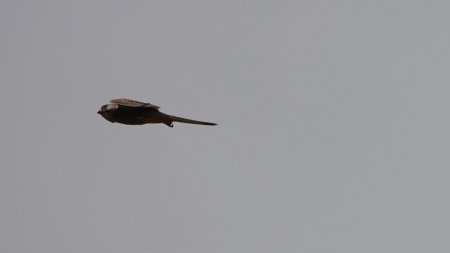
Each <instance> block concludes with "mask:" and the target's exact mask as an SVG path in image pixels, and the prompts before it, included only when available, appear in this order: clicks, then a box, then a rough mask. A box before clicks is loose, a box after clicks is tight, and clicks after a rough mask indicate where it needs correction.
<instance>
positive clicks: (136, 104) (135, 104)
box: [110, 98, 159, 110]
mask: <svg viewBox="0 0 450 253" xmlns="http://www.w3.org/2000/svg"><path fill="white" fill-rule="evenodd" d="M110 102H111V104H116V105H120V106H126V107H148V108H153V109H157V110H158V109H159V106H156V105H152V104H150V103H143V102H139V101H135V100H131V99H127V98H117V99H113V100H111V101H110Z"/></svg>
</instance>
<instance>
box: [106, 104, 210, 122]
mask: <svg viewBox="0 0 450 253" xmlns="http://www.w3.org/2000/svg"><path fill="white" fill-rule="evenodd" d="M97 113H98V114H100V115H101V116H103V118H105V119H106V120H108V121H109V122H112V123H115V122H117V123H121V124H125V125H143V124H155V123H163V124H165V125H167V126H169V127H173V122H181V123H187V124H197V125H207V126H215V125H217V124H216V123H211V122H204V121H198V120H193V119H186V118H181V117H177V116H173V115H168V114H165V113H162V112H160V111H159V106H156V105H153V104H150V103H144V102H139V101H136V100H131V99H127V98H118V99H112V100H111V101H110V104H105V105H102V106H101V107H100V109H99V110H98V112H97Z"/></svg>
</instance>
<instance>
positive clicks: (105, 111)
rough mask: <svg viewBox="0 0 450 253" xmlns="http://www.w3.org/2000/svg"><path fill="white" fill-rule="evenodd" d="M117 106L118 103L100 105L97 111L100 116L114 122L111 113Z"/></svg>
mask: <svg viewBox="0 0 450 253" xmlns="http://www.w3.org/2000/svg"><path fill="white" fill-rule="evenodd" d="M117 108H119V105H117V104H107V105H102V107H100V109H99V110H98V112H97V113H98V114H100V115H102V117H103V118H105V119H106V120H108V121H110V122H113V123H114V122H115V121H114V116H113V114H114V112H115V111H116V110H117Z"/></svg>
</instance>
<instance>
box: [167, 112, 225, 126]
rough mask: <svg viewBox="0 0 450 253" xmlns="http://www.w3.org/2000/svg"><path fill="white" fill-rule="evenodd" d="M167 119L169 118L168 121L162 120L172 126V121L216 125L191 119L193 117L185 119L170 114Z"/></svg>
mask: <svg viewBox="0 0 450 253" xmlns="http://www.w3.org/2000/svg"><path fill="white" fill-rule="evenodd" d="M166 116H167V119H169V121H168V122H164V124H166V125H168V126H170V127H173V124H172V122H181V123H187V124H196V125H205V126H215V125H217V124H216V123H211V122H205V121H198V120H193V119H185V118H181V117H177V116H172V115H167V114H166Z"/></svg>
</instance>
